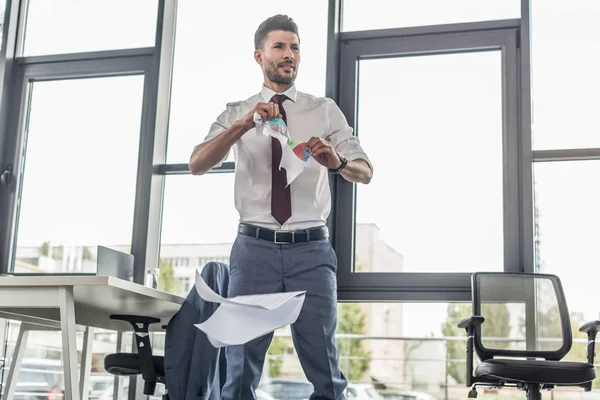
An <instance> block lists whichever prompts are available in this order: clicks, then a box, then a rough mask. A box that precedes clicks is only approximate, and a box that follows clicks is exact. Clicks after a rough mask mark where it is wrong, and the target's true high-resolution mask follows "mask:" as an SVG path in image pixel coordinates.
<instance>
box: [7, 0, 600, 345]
mask: <svg viewBox="0 0 600 400" xmlns="http://www.w3.org/2000/svg"><path fill="white" fill-rule="evenodd" d="M30 3H31V4H30V9H29V19H28V24H27V38H26V41H25V55H40V54H52V53H65V52H78V51H93V50H106V49H114V48H130V47H139V46H142V47H144V46H152V45H153V42H154V21H155V18H156V3H157V2H156V1H152V2H149V1H148V0H135V1H134V0H127V1H123V0H120V1H119V0H111V1H107V0H102V1H100V0H95V1H84V0H54V1H52V2H49V1H46V0H31V1H30ZM232 3H234V4H235V9H236V13H231V12H230V10H231V9H232ZM449 3H450V2H448V1H447V0H429V1H420V2H414V1H410V2H409V1H391V0H390V1H383V0H377V1H374V0H370V5H371V6H370V7H364V6H363V5H364V1H362V0H346V4H345V7H344V27H345V29H346V30H354V29H372V28H393V27H406V26H416V25H424V24H440V23H455V22H471V21H478V20H490V19H502V18H518V17H519V16H520V9H519V4H518V1H515V0H510V1H506V0H497V1H488V2H482V1H480V0H471V1H466V0H465V1H453V2H452V5H450V4H449ZM0 4H1V3H0ZM207 4H209V3H206V2H199V1H197V0H180V1H179V14H178V15H179V17H178V28H177V38H176V49H175V61H174V76H173V90H172V101H171V119H170V130H169V144H168V155H167V157H168V162H169V163H186V162H187V161H188V159H189V155H190V152H191V150H192V148H193V146H194V145H196V144H198V143H199V142H201V141H202V140H203V138H204V136H205V135H206V133H207V132H208V129H209V127H210V124H211V123H212V122H213V121H214V119H215V118H216V116H217V115H218V114H219V113H220V112H221V111H223V110H224V108H225V104H226V103H227V102H231V101H238V100H243V99H246V98H247V97H250V96H251V95H253V94H255V93H257V92H258V91H259V90H260V86H261V84H262V75H261V71H260V69H259V67H258V66H257V65H256V64H255V62H254V60H253V58H252V52H253V33H254V30H255V29H256V27H257V25H258V23H259V22H260V21H262V20H263V19H265V18H266V17H268V16H271V15H273V14H275V13H287V14H289V15H290V16H292V17H293V18H294V19H295V20H296V21H297V23H298V24H299V27H300V37H301V55H302V61H301V65H300V69H299V75H298V79H297V82H296V83H297V87H298V89H299V90H300V91H303V92H307V93H311V94H314V95H317V96H322V95H324V89H325V62H326V59H325V56H326V41H325V38H326V24H327V16H326V11H327V2H326V1H324V0H309V1H303V2H279V3H277V4H276V5H273V7H269V8H268V9H264V8H262V7H256V5H255V3H252V2H247V1H235V2H231V1H228V2H211V3H210V8H208V7H209V6H208V5H207ZM377 7H381V8H377ZM532 8H533V9H532V13H533V22H532V27H533V101H534V103H533V121H534V124H533V132H534V145H535V149H540V150H541V149H556V148H579V147H594V146H596V147H600V135H598V132H597V125H598V119H597V117H596V115H598V114H597V112H596V111H597V109H598V106H599V105H600V104H599V100H598V97H597V96H596V93H598V92H599V91H600V76H598V74H597V73H596V72H595V71H598V70H600V65H599V64H600V58H599V56H598V54H599V51H598V50H600V48H599V47H600V42H598V41H597V40H596V39H595V38H597V37H599V36H600V35H599V34H600V32H599V31H600V26H598V24H597V23H596V22H597V21H598V19H599V17H600V3H598V2H597V1H595V0H576V1H571V2H568V3H567V2H561V1H558V0H544V1H543V2H542V1H534V2H533V6H532ZM115 10H119V12H115ZM576 10H579V11H576ZM215 16H217V17H215ZM132 21H135V29H132V25H131V23H132ZM74 32H77V34H73V33H74ZM500 63H501V55H500V54H499V53H498V52H486V53H468V54H453V55H439V56H430V57H405V58H400V59H381V60H374V61H363V62H361V72H360V82H361V84H360V85H361V86H360V98H359V101H360V104H361V108H360V109H359V123H358V125H357V126H356V127H355V128H356V130H357V134H358V135H359V137H360V138H361V141H362V143H363V147H364V149H365V150H366V152H367V154H369V156H370V158H371V160H372V162H373V164H374V165H375V175H374V179H373V181H372V182H371V184H370V185H368V186H360V187H359V188H358V200H357V201H358V203H357V220H358V222H363V223H375V224H376V225H377V226H378V227H379V228H380V230H381V239H382V240H384V241H385V242H386V243H388V244H389V245H390V246H392V247H393V248H394V249H395V250H396V251H398V252H400V253H401V254H402V255H403V256H404V258H405V261H404V270H405V271H414V272H417V271H421V272H443V271H446V272H458V271H462V272H465V271H475V270H499V269H501V268H502V265H503V260H502V252H503V247H502V240H503V237H502V233H501V232H502V231H501V229H502V218H503V215H502V203H501V201H502V193H501V187H502V176H501V173H502V161H503V160H502V154H501V151H500V149H501V148H500V146H501V144H502V138H501V132H502V126H501V123H502V120H501V94H502V92H501V64H500ZM142 89H143V79H142V77H139V76H133V77H110V78H97V79H82V80H76V81H53V82H44V83H35V84H34V87H33V97H32V103H31V104H32V105H31V114H30V125H29V139H28V146H27V153H26V154H27V159H26V164H25V180H24V188H23V200H22V212H21V217H20V218H21V219H20V227H19V228H20V229H19V235H18V245H19V246H38V245H40V244H41V243H42V242H44V241H47V240H50V239H51V240H53V241H55V242H56V243H59V242H60V243H66V244H85V245H95V244H108V245H115V244H128V243H130V241H131V230H132V223H133V221H132V216H133V201H134V189H135V169H136V163H137V146H138V141H139V121H140V113H141V96H142ZM535 175H536V176H535V178H536V190H537V195H538V208H539V213H540V217H539V223H540V227H541V237H540V239H541V243H540V254H541V256H542V259H543V265H544V268H545V271H546V272H553V273H557V274H558V275H559V276H560V277H561V279H562V280H563V284H564V286H565V290H566V291H567V299H568V300H569V304H570V308H571V310H572V311H584V312H585V313H586V317H588V318H598V313H599V312H600V306H598V304H600V296H599V295H598V290H597V283H596V282H597V281H598V277H600V276H599V274H600V272H598V270H599V269H598V258H599V257H598V251H599V250H597V249H599V248H600V247H599V246H598V241H599V240H600V233H599V231H598V229H597V227H598V226H600V224H599V222H600V210H599V209H598V207H597V205H598V204H600V187H599V185H597V182H599V181H600V180H599V178H600V163H599V162H597V161H588V162H577V163H554V164H540V165H537V166H536V168H535ZM391 191H394V192H396V193H399V195H397V196H390V192H391ZM40 199H43V201H40ZM236 224H237V213H236V211H235V208H234V206H233V175H232V174H218V175H209V176H202V177H192V176H169V177H167V178H166V189H165V206H164V214H163V230H162V240H163V243H170V244H172V243H210V242H213V243H214V242H232V241H233V238H234V237H235V226H236ZM594 296H596V297H594ZM424 314H425V315H429V316H430V318H428V319H429V320H430V321H431V322H430V323H423V324H416V323H413V321H415V320H418V319H419V317H421V316H422V315H424ZM445 315H446V305H445V304H406V305H405V307H404V322H405V323H404V326H405V329H404V333H405V334H406V335H409V336H424V335H428V334H429V333H430V332H431V333H433V334H436V335H439V334H440V330H439V327H440V325H441V323H442V321H443V320H444V318H445Z"/></svg>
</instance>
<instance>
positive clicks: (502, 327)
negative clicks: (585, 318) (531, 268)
mask: <svg viewBox="0 0 600 400" xmlns="http://www.w3.org/2000/svg"><path fill="white" fill-rule="evenodd" d="M477 293H478V295H479V297H480V302H481V310H480V311H478V310H476V313H478V314H479V315H481V316H483V317H484V318H485V322H484V323H483V324H482V325H481V336H482V344H483V346H484V347H485V348H487V349H492V350H497V349H503V350H527V351H556V350H559V349H560V348H561V347H562V346H563V334H562V325H561V315H560V312H559V306H558V299H557V293H556V291H555V288H554V285H553V282H552V281H551V280H550V279H548V278H541V277H535V278H534V277H531V276H519V275H502V276H499V275H491V276H487V275H480V276H479V277H478V279H477ZM528 338H529V340H528Z"/></svg>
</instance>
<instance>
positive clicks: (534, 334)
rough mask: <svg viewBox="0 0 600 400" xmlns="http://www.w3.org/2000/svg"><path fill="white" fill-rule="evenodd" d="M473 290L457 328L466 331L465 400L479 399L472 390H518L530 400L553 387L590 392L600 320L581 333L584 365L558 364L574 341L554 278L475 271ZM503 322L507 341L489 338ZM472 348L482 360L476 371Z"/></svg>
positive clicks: (557, 284) (564, 306)
mask: <svg viewBox="0 0 600 400" xmlns="http://www.w3.org/2000/svg"><path fill="white" fill-rule="evenodd" d="M471 291H472V299H473V312H472V314H473V315H472V316H471V317H470V318H466V319H464V320H462V321H460V323H459V324H458V326H459V328H464V329H466V331H467V377H466V385H467V387H472V389H471V391H470V392H469V397H471V398H476V397H477V390H476V386H488V387H496V388H502V387H517V388H518V389H520V390H523V391H525V392H526V393H527V399H528V400H541V398H542V396H541V393H540V389H548V390H551V389H553V388H554V387H557V386H577V387H583V388H584V389H585V391H590V390H591V389H592V381H593V380H594V379H595V378H596V369H595V367H594V365H593V364H594V341H595V339H596V333H597V332H598V328H599V327H600V321H592V322H589V323H587V324H585V325H583V326H582V327H581V329H580V331H581V332H585V333H587V335H588V347H587V362H566V361H560V360H561V359H562V358H563V357H564V356H565V355H566V354H567V353H568V352H569V350H570V349H571V345H572V342H573V336H572V332H571V322H570V319H569V311H568V309H567V304H566V301H565V296H564V293H563V289H562V285H561V283H560V279H559V278H558V277H557V276H555V275H548V274H526V273H491V272H479V273H475V274H473V275H472V278H471ZM507 313H508V317H507ZM492 317H494V318H492ZM486 318H488V319H486ZM502 322H504V323H507V322H508V324H509V325H510V328H509V331H510V332H509V334H508V337H504V338H499V337H493V336H494V335H493V333H492V332H491V331H490V329H491V328H493V327H494V324H501V323H502ZM495 332H498V327H496V329H495ZM505 332H506V329H505ZM496 336H497V333H496ZM557 338H558V339H557ZM473 348H475V352H476V353H477V356H478V357H479V359H480V360H481V362H480V363H479V364H478V365H477V367H476V368H475V371H473ZM473 372H474V373H473Z"/></svg>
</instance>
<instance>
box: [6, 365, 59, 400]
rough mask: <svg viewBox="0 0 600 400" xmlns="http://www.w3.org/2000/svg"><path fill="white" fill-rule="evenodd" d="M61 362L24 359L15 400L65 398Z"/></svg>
mask: <svg viewBox="0 0 600 400" xmlns="http://www.w3.org/2000/svg"><path fill="white" fill-rule="evenodd" d="M62 377H63V372H62V366H61V364H60V361H52V360H42V359H34V358H32V359H24V360H23V363H22V364H21V369H20V371H19V374H18V377H17V385H16V390H15V396H14V399H15V400H34V399H40V398H42V397H46V398H48V399H60V398H63V396H64V395H63V393H64V392H63V385H62Z"/></svg>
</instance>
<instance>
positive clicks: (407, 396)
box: [379, 390, 436, 400]
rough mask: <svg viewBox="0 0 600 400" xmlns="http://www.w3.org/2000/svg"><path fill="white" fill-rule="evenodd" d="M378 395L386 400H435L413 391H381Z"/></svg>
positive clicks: (425, 394)
mask: <svg viewBox="0 0 600 400" xmlns="http://www.w3.org/2000/svg"><path fill="white" fill-rule="evenodd" d="M379 395H380V396H381V397H382V398H384V399H386V400H436V398H435V397H433V396H432V395H430V394H427V393H423V392H414V391H391V390H390V391H383V392H379Z"/></svg>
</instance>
